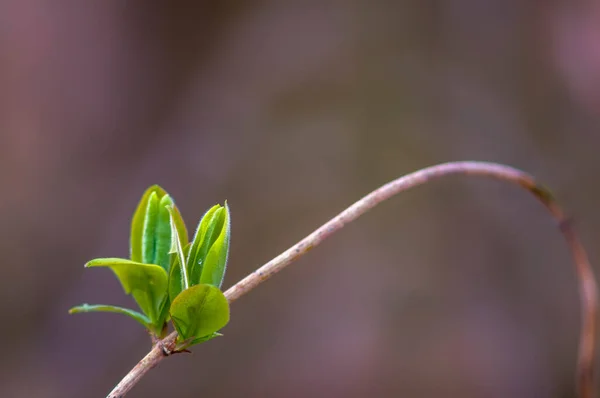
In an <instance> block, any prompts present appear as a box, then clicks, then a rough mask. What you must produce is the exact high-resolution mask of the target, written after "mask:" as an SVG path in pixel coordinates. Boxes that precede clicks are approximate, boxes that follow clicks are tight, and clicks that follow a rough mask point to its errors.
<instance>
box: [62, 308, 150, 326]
mask: <svg viewBox="0 0 600 398" xmlns="http://www.w3.org/2000/svg"><path fill="white" fill-rule="evenodd" d="M84 312H113V313H116V314H123V315H127V316H130V317H132V318H133V319H135V320H136V321H138V322H139V323H141V324H142V325H144V327H146V328H147V329H151V322H150V319H148V317H147V316H146V315H144V314H140V313H139V312H137V311H134V310H130V309H129V308H123V307H117V306H114V305H98V304H96V305H89V304H82V305H79V306H77V307H73V308H71V309H70V310H69V314H80V313H84Z"/></svg>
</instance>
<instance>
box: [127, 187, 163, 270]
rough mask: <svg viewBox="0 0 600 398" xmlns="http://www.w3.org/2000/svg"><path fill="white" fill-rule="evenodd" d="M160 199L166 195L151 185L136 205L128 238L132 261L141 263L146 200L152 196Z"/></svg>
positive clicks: (160, 189)
mask: <svg viewBox="0 0 600 398" xmlns="http://www.w3.org/2000/svg"><path fill="white" fill-rule="evenodd" d="M153 193H154V194H155V195H157V196H158V197H159V198H162V197H163V196H165V195H166V194H167V193H166V192H165V190H164V189H162V188H161V187H159V186H158V185H153V186H151V187H150V188H148V189H147V190H146V192H144V195H143V196H142V199H141V200H140V203H139V204H138V206H137V208H136V210H135V213H134V215H133V219H132V220H131V236H130V250H131V253H130V257H131V260H132V261H136V262H140V263H143V262H145V261H144V260H143V257H142V251H143V249H142V241H143V236H144V225H145V224H146V211H147V210H148V199H149V198H150V196H151V195H152V194H153Z"/></svg>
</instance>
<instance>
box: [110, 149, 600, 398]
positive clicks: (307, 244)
mask: <svg viewBox="0 0 600 398" xmlns="http://www.w3.org/2000/svg"><path fill="white" fill-rule="evenodd" d="M453 174H464V175H474V176H483V177H490V178H494V179H497V180H502V181H506V182H509V183H512V184H515V185H518V186H520V187H521V188H523V189H525V190H527V191H528V192H529V193H531V194H533V195H534V196H535V197H536V198H537V199H538V200H539V201H540V202H542V204H543V205H544V206H545V207H546V208H547V209H548V211H549V212H550V214H551V215H552V217H553V218H554V219H555V220H556V221H557V223H558V226H559V228H560V231H561V232H562V234H563V236H564V238H565V240H566V242H567V245H568V247H569V249H570V251H571V255H572V256H573V261H574V266H575V272H576V274H577V278H578V284H579V295H580V302H581V334H580V337H579V354H578V359H577V393H578V397H579V398H593V397H594V396H595V386H594V353H595V348H596V347H595V344H596V342H595V333H596V315H597V312H598V288H597V286H596V280H595V278H594V274H593V271H592V268H591V266H590V264H589V261H588V258H587V254H586V252H585V249H584V248H583V246H582V244H581V242H580V240H579V237H578V236H577V234H576V233H575V230H574V229H573V228H572V226H571V223H570V222H569V220H568V219H567V218H566V217H565V215H564V213H563V211H562V210H561V208H560V207H559V206H558V204H557V203H556V202H555V200H554V198H553V197H552V195H551V193H550V192H549V191H548V190H547V189H546V188H544V187H543V186H541V185H539V184H538V183H536V181H535V180H534V178H533V177H532V176H530V175H529V174H527V173H525V172H523V171H520V170H517V169H515V168H512V167H509V166H504V165H500V164H495V163H487V162H475V161H465V162H451V163H443V164H439V165H436V166H431V167H427V168H424V169H421V170H419V171H416V172H413V173H411V174H408V175H406V176H404V177H400V178H398V179H396V180H394V181H392V182H390V183H388V184H386V185H383V186H382V187H380V188H378V189H376V190H375V191H373V192H371V193H370V194H368V195H367V196H365V197H363V198H362V199H360V200H359V201H357V202H356V203H354V204H353V205H351V206H350V207H348V208H347V209H346V210H344V211H342V212H341V213H340V214H338V215H337V216H335V217H334V218H332V219H331V220H329V221H328V222H326V223H325V224H323V225H322V226H321V227H319V228H318V229H317V230H315V231H314V232H313V233H311V234H310V235H308V236H307V237H305V238H304V239H302V240H301V241H300V242H298V243H296V244H295V245H294V246H292V247H291V248H289V249H288V250H286V251H284V252H283V253H281V254H280V255H279V256H277V257H275V258H274V259H272V260H271V261H269V262H268V263H266V264H265V265H263V266H262V267H260V268H258V269H257V270H256V271H254V272H252V273H251V274H250V275H248V276H246V277H245V278H244V279H242V280H241V281H239V282H238V283H236V284H235V285H233V286H232V287H231V288H229V290H227V291H226V292H225V296H226V297H227V299H228V300H229V303H232V302H234V301H235V300H237V299H238V298H240V297H241V296H242V295H244V294H246V293H248V292H249V291H251V290H252V289H254V288H255V287H257V286H258V285H259V284H260V283H262V282H264V281H266V280H267V279H269V278H270V277H272V276H273V275H275V274H276V273H277V272H279V271H281V270H282V269H284V268H285V267H287V266H288V265H290V264H291V263H293V262H294V261H296V260H297V259H298V258H300V257H301V256H303V255H304V254H306V253H307V252H308V251H309V250H311V249H312V248H314V247H315V246H317V245H319V244H320V243H321V242H322V241H323V240H325V239H326V238H327V237H329V236H331V235H333V234H334V233H335V232H337V231H338V230H340V229H341V228H343V227H344V226H345V225H346V224H348V223H349V222H351V221H354V220H356V219H357V218H358V217H359V216H361V215H362V214H364V213H366V212H367V211H368V210H370V209H372V208H373V207H375V206H377V205H378V204H379V203H381V202H383V201H384V200H386V199H389V198H390V197H392V196H394V195H396V194H398V193H400V192H403V191H406V190H407V189H410V188H413V187H416V186H418V185H421V184H424V183H426V182H429V181H430V180H433V179H436V178H439V177H444V176H448V175H453ZM176 338H177V333H176V332H173V333H171V334H170V335H168V336H167V337H166V338H165V339H163V340H162V341H159V342H158V343H157V344H155V346H154V347H153V348H152V350H151V351H150V352H149V353H148V355H146V356H145V357H144V358H143V359H142V360H141V361H140V362H139V363H138V364H137V365H136V366H135V367H134V368H133V369H132V370H131V371H130V372H129V373H128V374H127V376H125V378H124V379H123V380H121V382H120V383H119V384H118V385H117V386H116V387H115V388H114V390H113V391H112V392H111V393H110V394H109V395H108V397H107V398H121V397H123V396H124V395H125V394H126V393H127V392H128V391H129V390H130V389H131V388H132V387H133V386H134V385H135V384H137V382H138V381H139V380H140V379H141V378H142V377H143V376H144V375H145V374H146V372H148V371H149V370H150V369H152V368H153V367H155V366H156V365H157V364H158V363H159V362H160V361H161V360H162V359H163V358H165V357H167V356H169V355H171V354H172V353H173V351H174V349H175V340H176Z"/></svg>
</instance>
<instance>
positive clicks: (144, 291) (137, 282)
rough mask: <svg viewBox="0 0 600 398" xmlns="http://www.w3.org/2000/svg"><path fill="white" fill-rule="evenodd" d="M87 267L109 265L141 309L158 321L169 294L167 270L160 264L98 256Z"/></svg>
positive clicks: (154, 320) (153, 321)
mask: <svg viewBox="0 0 600 398" xmlns="http://www.w3.org/2000/svg"><path fill="white" fill-rule="evenodd" d="M85 266H86V267H108V268H110V269H112V270H113V272H114V273H115V274H116V275H117V278H119V281H120V282H121V285H122V286H123V289H124V290H125V293H127V294H131V295H132V296H133V298H134V299H135V301H136V302H137V304H138V305H139V307H140V309H141V310H142V311H143V312H144V313H145V314H146V315H147V316H148V318H150V321H151V322H152V323H156V321H157V320H159V317H160V312H161V311H160V310H161V305H162V304H163V300H164V298H165V296H166V295H167V282H168V277H167V272H166V271H165V270H164V269H163V268H162V267H160V266H159V265H154V264H142V263H138V262H135V261H130V260H126V259H123V258H98V259H95V260H92V261H90V262H88V263H87V264H86V265H85Z"/></svg>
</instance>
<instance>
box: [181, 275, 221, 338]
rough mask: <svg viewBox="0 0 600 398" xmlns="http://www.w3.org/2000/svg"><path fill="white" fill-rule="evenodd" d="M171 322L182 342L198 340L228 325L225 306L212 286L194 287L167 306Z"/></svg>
mask: <svg viewBox="0 0 600 398" xmlns="http://www.w3.org/2000/svg"><path fill="white" fill-rule="evenodd" d="M170 313H171V319H172V320H173V325H174V326H175V329H177V332H178V333H179V337H180V339H181V340H182V341H185V340H188V339H191V338H202V337H204V336H208V335H211V334H212V333H214V332H216V331H218V330H219V329H221V328H222V327H224V326H225V325H227V322H229V303H228V302H227V299H226V298H225V296H224V295H223V293H222V292H221V291H220V290H219V289H218V288H216V287H214V286H212V285H196V286H193V287H190V288H189V289H186V290H184V291H183V292H181V293H180V294H179V296H177V297H176V298H175V300H173V302H172V303H171V311H170Z"/></svg>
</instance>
